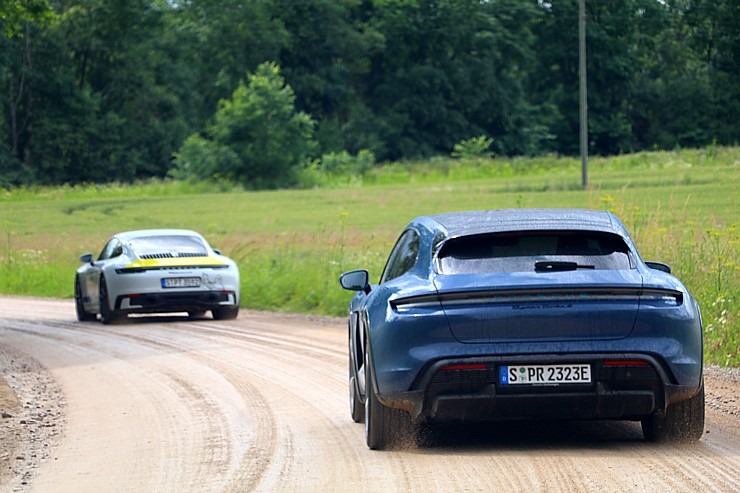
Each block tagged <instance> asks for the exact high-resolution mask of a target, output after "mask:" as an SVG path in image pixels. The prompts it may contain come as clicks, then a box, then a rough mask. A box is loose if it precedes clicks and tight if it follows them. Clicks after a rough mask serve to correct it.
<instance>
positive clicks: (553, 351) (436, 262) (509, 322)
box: [340, 209, 704, 449]
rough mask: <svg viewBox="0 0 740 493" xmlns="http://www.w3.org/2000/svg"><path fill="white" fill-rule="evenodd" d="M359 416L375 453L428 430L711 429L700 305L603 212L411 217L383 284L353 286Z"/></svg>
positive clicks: (682, 433)
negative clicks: (618, 423)
mask: <svg viewBox="0 0 740 493" xmlns="http://www.w3.org/2000/svg"><path fill="white" fill-rule="evenodd" d="M340 283H341V285H342V287H343V288H345V289H348V290H352V291H356V294H355V296H354V297H353V298H352V300H351V301H350V304H349V359H350V364H349V391H350V408H351V414H352V418H353V419H354V420H355V421H356V422H362V421H363V420H364V421H365V430H366V433H365V435H366V440H367V445H368V446H369V447H370V448H371V449H383V448H388V447H391V446H393V445H394V444H395V443H396V442H397V441H398V440H399V437H402V436H409V432H414V430H416V427H417V426H418V425H419V424H422V423H434V422H445V421H479V420H510V419H545V418H546V419H605V420H606V419H609V420H611V419H614V420H634V421H641V423H642V429H643V433H644V435H645V437H646V438H647V439H648V440H653V441H691V440H698V439H699V438H700V437H701V435H702V433H703V428H704V386H703V377H702V370H703V368H702V352H703V348H702V325H701V316H700V312H699V307H698V305H697V303H696V301H695V300H694V298H693V297H692V296H691V294H690V293H689V291H688V290H687V289H686V287H685V286H684V285H683V284H682V283H681V282H680V281H679V280H678V279H677V278H676V277H674V276H673V275H671V274H670V267H668V266H667V265H666V264H662V263H659V262H645V261H643V259H642V258H641V257H640V255H639V254H638V252H637V249H636V247H635V244H634V243H633V241H632V239H631V238H630V236H629V234H628V232H627V231H626V229H625V227H624V226H623V225H622V223H621V222H620V221H619V220H618V219H617V218H616V217H615V216H614V215H613V214H611V213H609V212H606V211H594V210H579V209H516V210H495V211H474V212H457V213H448V214H439V215H432V216H424V217H419V218H416V219H414V220H413V221H412V222H411V223H410V224H409V225H408V226H407V227H406V228H405V229H404V230H403V232H402V233H401V235H400V237H399V238H398V241H397V242H396V244H395V246H394V247H393V249H392V251H391V253H390V256H389V258H388V261H387V263H386V266H385V269H384V271H383V273H382V275H381V277H380V280H379V282H378V283H377V284H371V282H370V280H369V275H368V272H367V270H353V271H350V272H346V273H344V274H342V276H341V278H340Z"/></svg>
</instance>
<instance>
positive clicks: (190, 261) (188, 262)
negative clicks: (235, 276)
mask: <svg viewBox="0 0 740 493" xmlns="http://www.w3.org/2000/svg"><path fill="white" fill-rule="evenodd" d="M211 265H213V266H219V265H226V262H224V261H223V260H219V259H217V258H213V257H173V258H151V259H138V260H135V261H133V262H131V263H130V264H128V265H127V266H126V268H127V269H142V268H144V269H146V268H151V267H192V266H199V267H201V266H202V267H208V266H211Z"/></svg>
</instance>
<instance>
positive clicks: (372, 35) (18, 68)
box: [0, 0, 740, 188]
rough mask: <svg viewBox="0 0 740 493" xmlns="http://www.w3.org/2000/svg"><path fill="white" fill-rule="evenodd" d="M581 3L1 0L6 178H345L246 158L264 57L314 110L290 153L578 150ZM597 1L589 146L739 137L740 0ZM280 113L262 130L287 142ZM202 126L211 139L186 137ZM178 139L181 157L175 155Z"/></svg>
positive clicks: (19, 181) (1, 138) (647, 146)
mask: <svg viewBox="0 0 740 493" xmlns="http://www.w3.org/2000/svg"><path fill="white" fill-rule="evenodd" d="M576 4H577V2H575V1H565V0H559V1H538V0H526V1H522V0H490V1H485V2H481V1H478V0H439V1H434V2H423V1H406V0H383V1H362V0H311V1H294V0H263V1H259V2H244V1H242V0H187V1H165V0H155V1H153V2H152V1H151V0H117V1H109V0H61V1H55V2H50V1H48V0H22V1H5V2H0V87H2V88H3V97H2V98H0V186H6V187H12V186H17V185H23V184H28V183H35V184H40V185H52V184H64V183H69V184H76V183H89V182H95V183H103V182H109V181H113V182H137V181H139V180H146V179H150V178H163V177H165V176H167V174H168V172H170V171H171V170H172V173H173V174H174V175H176V176H193V177H194V178H199V177H206V176H207V177H208V178H216V179H219V180H226V181H224V184H223V186H224V187H229V186H231V185H229V184H228V183H227V181H228V180H237V181H238V182H239V183H241V184H242V186H244V187H249V188H252V187H276V186H289V185H291V184H297V185H299V186H311V183H326V182H331V181H336V178H337V175H336V174H334V175H332V176H329V175H327V174H320V173H317V170H312V169H311V167H305V166H304V165H303V164H296V165H294V166H292V167H290V169H291V171H290V172H288V173H286V171H285V170H284V169H278V168H280V166H279V165H277V164H270V165H269V166H270V167H272V168H275V169H276V173H277V175H280V176H281V177H283V178H280V179H278V178H277V176H269V173H268V172H267V170H266V167H265V166H263V165H262V164H259V163H258V162H257V161H255V159H257V158H255V156H258V155H259V154H264V157H262V158H260V159H262V161H264V163H277V162H278V161H280V157H279V156H276V155H275V154H276V152H277V151H276V150H275V149H274V148H269V146H267V144H266V143H265V142H266V141H264V139H262V140H255V141H253V144H252V148H248V147H249V146H248V145H246V144H245V142H248V140H245V139H242V138H241V137H240V136H238V135H236V134H238V133H240V132H247V133H254V134H255V135H257V134H258V132H259V131H262V130H259V128H258V127H259V125H258V124H257V122H256V120H257V118H255V121H253V122H252V123H255V125H251V124H250V125H246V124H245V123H243V122H241V119H240V116H239V115H240V114H241V113H243V112H247V113H248V112H259V111H262V109H260V108H258V106H257V105H256V102H255V101H256V100H257V99H259V98H262V100H263V102H265V103H267V102H268V101H269V98H266V97H265V96H264V95H260V96H257V95H256V93H255V91H256V87H257V85H258V84H257V82H256V81H247V82H243V81H242V79H243V78H244V74H245V73H249V74H254V75H253V76H256V71H257V70H258V67H259V65H260V64H261V63H263V62H264V61H265V60H274V61H275V66H276V67H277V66H279V67H280V73H281V74H282V75H281V76H280V77H284V78H285V88H290V90H291V91H294V93H293V95H292V96H290V97H289V99H292V103H291V104H292V106H293V108H294V109H295V112H296V114H306V115H311V118H312V120H313V121H314V123H312V124H311V126H312V127H313V133H312V134H311V137H310V138H309V139H307V140H311V141H316V148H315V149H309V150H308V151H306V150H305V149H301V146H299V145H298V144H296V143H295V142H293V145H289V146H288V152H289V153H291V154H292V155H291V156H289V157H287V158H286V160H288V161H301V159H299V158H298V156H299V155H304V157H305V156H308V157H311V158H315V157H316V156H320V155H326V156H336V157H337V158H338V159H339V160H344V159H345V158H344V157H342V156H343V155H342V153H343V152H346V153H347V154H348V155H350V156H354V155H357V153H359V152H360V151H362V150H363V149H364V150H368V151H369V152H372V154H373V155H374V156H375V158H376V159H377V160H378V161H413V160H416V159H422V158H426V157H431V156H449V155H450V153H451V152H455V151H454V146H455V144H459V143H460V142H461V141H463V140H464V139H468V138H469V137H470V136H475V135H485V136H489V137H490V138H492V139H493V142H492V144H491V148H490V151H491V152H495V154H496V156H497V157H500V156H548V155H550V154H556V155H566V156H567V155H577V154H578V151H579V149H578V145H579V126H578V118H579V112H578V110H577V108H578V100H577V95H578V88H577V83H578V73H577V72H578V54H577V49H576V47H577V33H578V22H577V20H578V19H577V15H578V14H577V5H576ZM586 7H587V24H586V27H587V54H588V86H589V101H588V106H589V121H590V134H589V142H590V148H589V151H590V152H591V154H592V155H593V154H596V155H616V154H620V153H627V152H633V151H639V150H654V149H674V148H680V147H701V146H706V145H709V144H710V143H712V142H716V143H717V144H718V145H735V144H736V143H737V141H738V135H740V120H738V119H737V114H738V113H740V85H738V84H737V80H738V78H740V61H739V60H740V57H739V56H737V52H738V39H740V27H738V26H740V17H739V16H740V9H738V8H737V1H736V0H691V1H683V0H682V1H657V0H599V1H587V2H586ZM260 77H261V76H260ZM271 77H272V76H271V75H269V76H267V79H270V78H271ZM252 84H254V85H255V87H254V88H252V87H251V85H252ZM273 91H274V92H275V93H276V94H278V93H279V92H280V90H279V89H274V90H273ZM245 92H246V93H247V94H244V93H245ZM235 97H236V99H235ZM240 98H242V99H241V100H240ZM219 101H224V103H219ZM273 102H274V101H273ZM282 104H283V103H277V106H276V107H281V105H282ZM263 109H264V108H263ZM214 112H219V113H218V115H219V117H218V118H217V117H216V116H214ZM255 114H256V113H255ZM219 118H221V120H219ZM304 123H306V122H304ZM262 125H263V127H264V129H266V128H268V127H270V125H269V124H268V122H264V123H263V124H262ZM232 126H233V127H234V128H233V129H232ZM264 129H263V130H264ZM232 130H233V131H232ZM280 130H281V129H280V128H279V127H277V126H273V127H270V134H271V135H275V136H276V137H275V138H276V139H277V140H278V141H279V140H287V141H290V139H289V138H287V137H286V136H284V135H279V131H280ZM304 130H305V129H304ZM306 132H307V130H306ZM216 134H218V137H217V136H216ZM227 134H233V135H232V137H233V138H232V137H226V135H227ZM191 135H200V136H201V138H202V139H205V140H207V141H209V142H210V143H209V145H208V146H204V145H203V142H200V141H197V140H190V141H188V142H187V143H186V140H188V136H191ZM257 136H258V137H259V135H257ZM219 139H224V140H226V141H228V142H226V143H223V142H222V143H219ZM238 142H241V144H239V143H238ZM215 143H218V145H213V144H215ZM260 146H262V147H260ZM487 150H488V149H487ZM206 152H208V153H212V154H213V156H210V157H206V156H204V155H202V154H203V153H206ZM174 153H177V157H179V158H183V159H185V158H187V161H188V163H189V164H187V165H185V164H182V167H183V169H182V170H180V171H178V170H177V169H174V170H173V154H174ZM190 154H192V155H190ZM196 158H198V159H199V161H198V162H197V163H196V161H195V159H196ZM331 159H334V157H330V158H329V160H331ZM448 164H449V163H447V164H445V165H444V166H442V167H443V168H449V166H448ZM265 173H267V176H264V177H263V176H262V175H265ZM288 175H292V176H288ZM358 179H365V177H359V178H358ZM344 181H345V182H346V181H347V180H344Z"/></svg>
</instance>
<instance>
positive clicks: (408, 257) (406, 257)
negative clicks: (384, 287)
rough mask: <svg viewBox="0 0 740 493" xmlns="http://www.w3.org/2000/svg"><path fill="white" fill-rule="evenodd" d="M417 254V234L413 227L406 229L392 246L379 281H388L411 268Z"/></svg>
mask: <svg viewBox="0 0 740 493" xmlns="http://www.w3.org/2000/svg"><path fill="white" fill-rule="evenodd" d="M418 256H419V234H418V233H417V232H416V231H414V230H413V229H409V230H406V231H405V232H404V233H403V234H402V235H401V237H400V238H398V241H397V242H396V246H394V247H393V251H392V252H391V254H390V256H389V257H388V262H387V263H386V264H385V270H384V271H383V275H382V276H381V277H380V282H381V283H384V282H387V281H390V280H392V279H395V278H397V277H399V276H402V275H403V274H405V273H406V272H408V271H409V270H411V268H412V267H413V266H414V264H415V263H416V258H417V257H418Z"/></svg>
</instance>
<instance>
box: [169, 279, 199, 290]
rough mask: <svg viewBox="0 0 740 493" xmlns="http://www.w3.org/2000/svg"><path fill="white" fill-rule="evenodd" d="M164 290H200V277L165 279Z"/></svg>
mask: <svg viewBox="0 0 740 493" xmlns="http://www.w3.org/2000/svg"><path fill="white" fill-rule="evenodd" d="M162 287H163V288H198V287H200V277H165V278H163V279H162Z"/></svg>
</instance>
